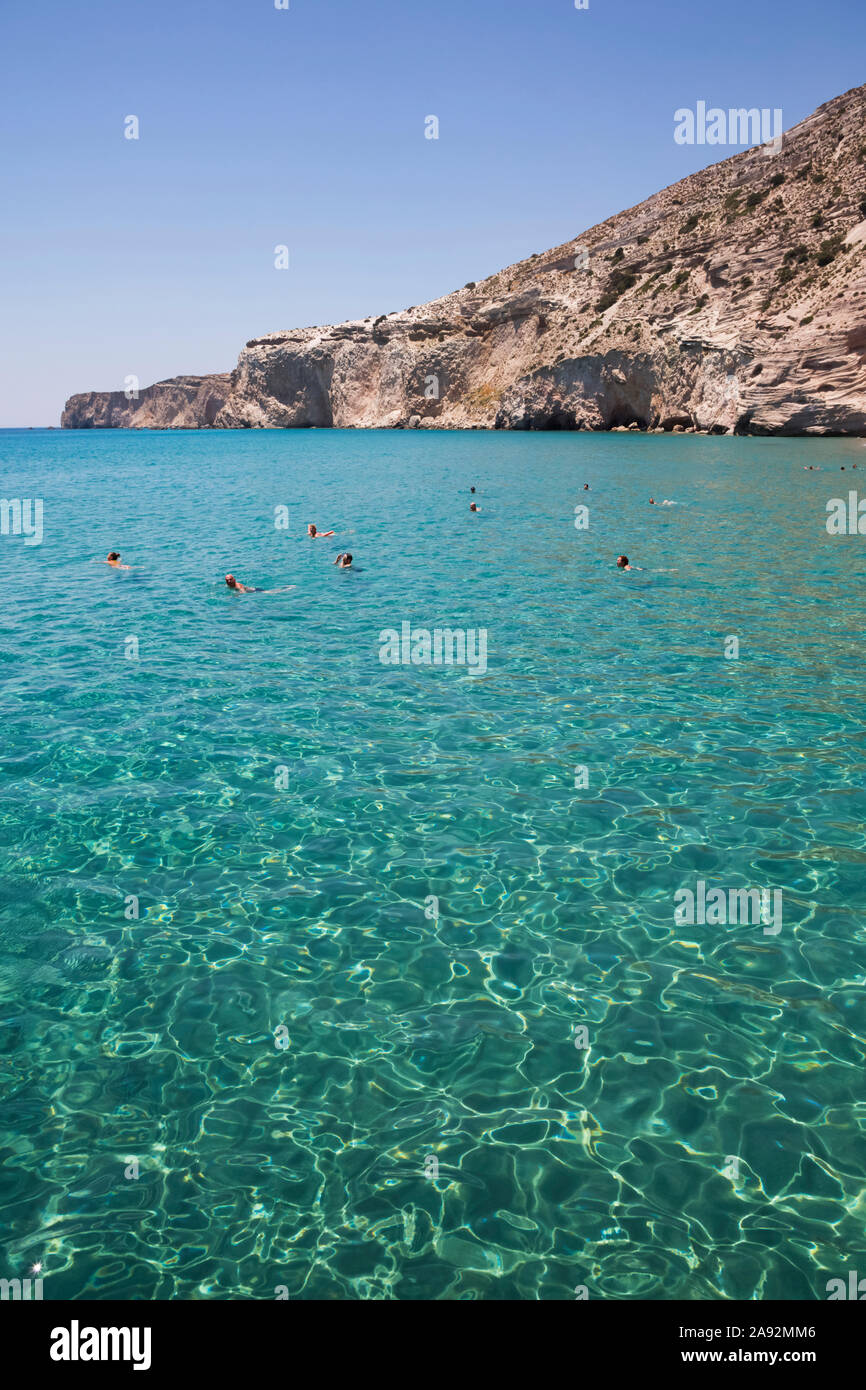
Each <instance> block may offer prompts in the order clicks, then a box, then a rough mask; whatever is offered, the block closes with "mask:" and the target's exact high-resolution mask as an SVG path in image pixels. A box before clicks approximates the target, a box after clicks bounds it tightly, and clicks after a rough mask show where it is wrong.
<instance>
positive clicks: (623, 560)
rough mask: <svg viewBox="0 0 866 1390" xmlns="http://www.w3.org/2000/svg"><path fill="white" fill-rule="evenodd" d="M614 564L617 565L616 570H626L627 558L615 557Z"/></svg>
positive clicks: (622, 556)
mask: <svg viewBox="0 0 866 1390" xmlns="http://www.w3.org/2000/svg"><path fill="white" fill-rule="evenodd" d="M616 563H617V568H618V569H621V570H624V569H628V556H627V555H617V557H616Z"/></svg>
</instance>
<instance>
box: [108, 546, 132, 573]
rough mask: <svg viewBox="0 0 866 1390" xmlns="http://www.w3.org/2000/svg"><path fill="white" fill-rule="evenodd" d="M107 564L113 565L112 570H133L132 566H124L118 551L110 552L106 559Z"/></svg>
mask: <svg viewBox="0 0 866 1390" xmlns="http://www.w3.org/2000/svg"><path fill="white" fill-rule="evenodd" d="M105 563H106V564H107V565H111V568H112V569H113V570H131V569H132V565H122V564H121V563H120V556H119V554H118V553H117V551H116V550H109V552H108V555H107V557H106V561H105Z"/></svg>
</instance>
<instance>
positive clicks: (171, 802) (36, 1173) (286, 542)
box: [0, 431, 866, 1300]
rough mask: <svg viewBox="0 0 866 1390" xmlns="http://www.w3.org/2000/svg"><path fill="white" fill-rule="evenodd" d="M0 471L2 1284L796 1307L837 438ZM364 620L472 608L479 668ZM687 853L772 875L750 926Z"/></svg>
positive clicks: (840, 935) (201, 451)
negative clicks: (695, 906) (829, 518)
mask: <svg viewBox="0 0 866 1390" xmlns="http://www.w3.org/2000/svg"><path fill="white" fill-rule="evenodd" d="M0 461H2V473H0V477H2V487H0V491H2V493H3V495H4V496H6V497H40V498H42V499H43V504H44V539H43V543H42V544H41V545H39V546H25V544H24V542H23V538H21V537H14V536H3V537H2V538H0V565H2V573H3V587H4V597H5V602H4V604H3V611H2V620H0V621H2V644H0V645H2V665H0V696H2V714H3V733H4V737H3V742H2V755H0V869H2V877H0V1101H2V1105H0V1277H15V1276H16V1275H17V1276H24V1275H26V1274H27V1273H28V1272H29V1270H30V1268H31V1267H32V1265H33V1264H34V1263H36V1262H41V1263H42V1266H43V1268H42V1277H43V1279H44V1297H45V1298H46V1299H65V1298H74V1299H107V1298H141V1299H154V1298H157V1299H167V1298H185V1299H203V1298H249V1297H251V1298H262V1299H273V1298H274V1297H276V1296H277V1290H279V1289H285V1290H286V1291H287V1292H288V1295H289V1296H290V1297H291V1298H298V1299H334V1298H347V1299H400V1300H417V1299H443V1300H451V1299H494V1300H497V1299H531V1300H556V1299H572V1298H574V1296H575V1294H574V1290H575V1288H576V1287H577V1286H579V1285H583V1286H585V1287H586V1289H587V1291H588V1294H589V1297H590V1298H591V1299H595V1298H615V1299H629V1298H649V1299H672V1298H686V1299H731V1298H749V1299H798V1298H820V1299H823V1298H825V1297H826V1292H825V1286H826V1282H827V1280H828V1279H829V1278H833V1277H840V1276H841V1277H845V1276H846V1272H847V1271H848V1270H850V1269H859V1270H860V1272H861V1273H863V1272H864V1270H866V1239H864V1192H863V1188H864V1174H866V1136H864V1124H866V1104H864V1099H866V1098H864V1055H866V920H864V905H866V876H864V863H866V837H864V820H866V739H864V722H866V721H864V703H863V695H864V681H863V665H864V662H863V656H864V636H863V626H864V624H863V619H864V603H863V594H864V579H866V537H860V536H854V537H831V536H828V534H827V532H826V529H825V524H824V523H825V517H826V503H827V500H828V498H830V497H835V496H841V497H845V496H847V492H848V489H849V487H851V486H856V484H857V483H858V482H862V485H863V495H866V450H864V449H863V447H862V444H861V442H860V441H849V442H846V441H839V440H814V441H812V440H810V441H803V440H757V439H707V438H692V437H678V438H663V437H661V436H658V437H643V436H622V435H584V434H580V435H575V434H533V435H523V434H482V433H456V434H454V433H441V434H440V433H431V434H426V433H399V432H394V433H391V432H374V433H361V432H358V433H354V432H353V433H340V432H334V431H310V432H301V431H296V432H266V433H265V432H249V433H247V432H244V433H231V432H225V433H224V432H206V433H201V434H197V433H193V434H185V433H181V434H177V433H126V432H107V433H100V432H95V433H90V432H88V433H59V432H54V433H48V432H20V433H19V432H7V433H3V434H0ZM808 464H812V465H814V466H815V468H820V469H821V470H822V471H820V472H809V471H807V470H806V468H805V465H808ZM853 464H856V465H857V472H856V473H855V472H852V471H851V469H852V465H853ZM843 465H844V467H845V469H846V472H845V473H844V474H842V473H841V472H840V468H841V467H842V466H843ZM586 481H588V482H589V483H590V484H591V490H590V491H589V492H588V493H585V492H584V491H583V484H584V482H586ZM471 484H474V485H475V486H476V487H477V489H478V493H477V498H478V501H479V504H480V506H481V508H482V511H481V513H480V514H479V515H477V516H470V514H469V511H468V502H469V492H468V489H469V487H470V485H471ZM650 495H652V496H654V497H655V498H656V501H657V502H661V501H662V500H663V499H670V500H672V501H674V502H675V503H676V505H675V506H671V507H661V506H658V507H650V506H648V505H647V499H648V497H649V496H650ZM580 503H586V504H587V505H588V506H589V508H590V513H589V529H588V530H584V531H579V530H577V529H575V526H574V508H575V506H576V505H578V504H580ZM280 505H285V506H287V507H288V508H289V529H288V530H280V529H277V528H276V527H275V525H274V515H275V513H274V509H275V507H277V506H280ZM308 521H314V522H315V523H316V524H317V525H318V526H319V527H320V528H322V529H325V528H330V527H333V528H334V529H335V530H336V532H337V535H336V536H335V537H334V538H333V540H322V541H318V542H313V541H310V540H308V539H307V538H306V535H305V530H306V523H307V522H308ZM112 548H115V549H118V550H120V551H121V553H122V555H123V558H124V560H125V561H126V562H128V563H129V564H131V565H133V566H134V568H133V570H131V571H130V572H128V573H117V572H113V571H111V570H110V569H108V568H107V567H106V566H105V565H103V564H101V563H99V562H100V561H101V560H102V559H103V558H104V556H105V554H106V552H107V551H108V550H110V549H112ZM345 549H349V550H351V551H352V552H353V554H354V556H355V562H356V565H357V571H356V572H348V573H343V572H340V571H338V570H336V569H335V568H334V566H333V564H332V561H333V558H334V556H335V554H336V553H337V551H338V550H345ZM622 551H625V552H626V553H627V554H628V555H629V557H630V559H631V561H632V563H633V564H636V565H639V566H642V569H641V570H640V571H635V572H632V573H628V574H623V573H620V572H618V571H617V570H616V568H615V566H614V560H615V557H616V555H617V554H618V553H620V552H622ZM227 570H231V571H233V572H234V573H235V574H236V575H237V576H238V578H240V579H241V580H242V581H244V582H246V583H248V584H256V585H259V586H261V587H262V588H265V589H270V588H282V587H283V586H286V585H289V584H293V585H295V586H296V587H295V588H294V589H292V590H290V591H288V592H283V593H276V594H264V593H263V594H251V595H245V596H240V595H233V594H230V593H229V592H228V590H227V589H226V587H225V584H224V583H223V578H222V576H223V575H224V573H225V572H226V571H227ZM404 621H409V622H411V623H412V624H413V626H420V627H426V628H429V629H432V628H435V627H451V628H475V629H478V628H484V629H486V631H487V670H486V672H485V673H484V674H483V675H473V674H471V673H470V672H469V671H467V669H466V668H465V667H461V666H453V667H450V668H449V667H432V666H426V667H425V666H413V665H406V666H403V665H383V664H382V663H381V662H380V660H379V634H380V631H381V630H382V629H385V628H388V627H394V628H397V629H399V628H400V626H401V623H402V622H404ZM731 636H736V637H738V639H739V643H740V651H739V658H738V659H736V660H729V659H726V657H725V645H726V639H728V638H729V637H731ZM131 637H134V638H136V639H137V642H138V658H137V659H135V658H134V657H130V656H127V655H126V653H127V651H128V650H130V646H131V644H130V643H129V642H128V640H127V639H129V638H131ZM579 766H585V767H586V769H587V778H588V783H589V785H588V786H587V787H580V786H578V787H576V786H575V780H576V773H575V769H576V768H577V767H579ZM280 768H282V769H285V771H284V772H282V773H280V772H278V769H280ZM577 780H578V781H580V780H581V779H580V778H579V777H578V779H577ZM699 879H702V880H704V881H705V882H706V883H707V885H708V886H721V887H723V888H725V889H736V888H740V887H749V886H760V887H766V888H770V889H780V890H782V893H783V903H784V912H783V925H782V929H781V931H780V932H779V933H778V934H776V935H772V934H767V933H765V932H764V931H763V929H762V927H761V925H754V924H746V925H743V924H738V923H735V924H733V925H701V924H698V925H694V926H688V925H679V924H678V923H676V922H675V921H674V894H675V893H676V892H677V890H679V889H681V888H683V887H694V885H695V884H696V882H697V880H699ZM133 897H135V898H138V899H139V908H138V916H137V917H135V915H134V913H135V904H134V902H133V901H132V898H133ZM433 898H435V899H438V916H437V915H436V912H435V906H436V905H435V903H434V902H433V901H432V899H433ZM425 913H426V915H425ZM581 1026H584V1027H585V1028H586V1029H587V1035H586V1040H587V1041H588V1044H589V1045H588V1047H577V1046H575V1042H576V1041H577V1040H579V1038H580V1035H579V1034H576V1033H575V1029H577V1028H580V1027H581ZM281 1029H282V1030H284V1031H279V1030H281ZM279 1042H283V1043H285V1044H286V1045H285V1046H283V1047H281V1046H278V1043H279ZM431 1156H432V1157H433V1158H435V1159H436V1160H438V1165H439V1176H438V1178H430V1177H427V1176H426V1171H431V1170H432V1167H433V1165H432V1163H431ZM133 1160H137V1163H138V1173H139V1176H138V1177H137V1178H136V1177H135V1176H133V1175H132V1174H133V1173H134V1171H135V1168H134V1165H133Z"/></svg>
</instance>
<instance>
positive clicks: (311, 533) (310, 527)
mask: <svg viewBox="0 0 866 1390" xmlns="http://www.w3.org/2000/svg"><path fill="white" fill-rule="evenodd" d="M315 534H316V528H315V526H314V525H313V523H312V521H311V522H310V524H309V525H308V527H307V535H308V536H314V535H315Z"/></svg>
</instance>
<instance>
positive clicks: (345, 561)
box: [334, 550, 352, 570]
mask: <svg viewBox="0 0 866 1390" xmlns="http://www.w3.org/2000/svg"><path fill="white" fill-rule="evenodd" d="M334 564H335V565H339V566H340V569H341V570H348V569H351V568H352V556H351V555H350V553H349V551H348V550H347V551H346V553H345V555H338V556H337V558H336V560H335V561H334Z"/></svg>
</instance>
